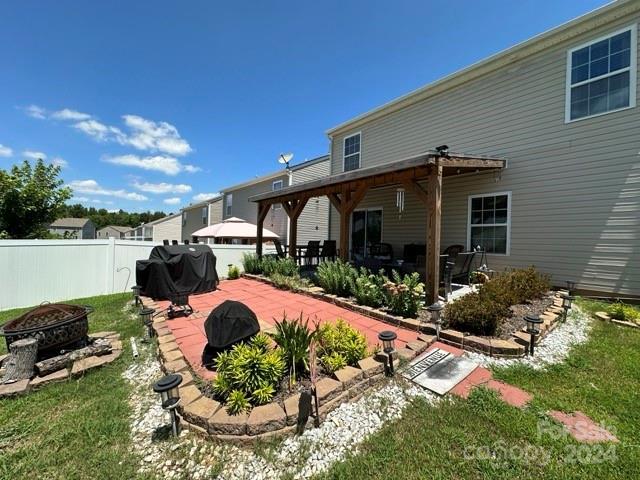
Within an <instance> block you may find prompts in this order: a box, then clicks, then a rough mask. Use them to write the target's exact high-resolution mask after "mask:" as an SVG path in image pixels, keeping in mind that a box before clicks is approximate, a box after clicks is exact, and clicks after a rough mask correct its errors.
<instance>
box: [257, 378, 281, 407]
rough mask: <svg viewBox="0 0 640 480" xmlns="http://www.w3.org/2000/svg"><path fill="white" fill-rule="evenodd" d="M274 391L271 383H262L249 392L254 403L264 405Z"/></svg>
mask: <svg viewBox="0 0 640 480" xmlns="http://www.w3.org/2000/svg"><path fill="white" fill-rule="evenodd" d="M275 393H276V389H275V388H274V386H273V385H271V384H268V383H265V384H264V385H262V386H260V387H258V388H256V389H255V390H254V391H253V392H252V393H251V399H252V401H253V403H254V404H255V405H264V404H265V403H268V402H270V401H271V399H272V398H273V396H274V395H275Z"/></svg>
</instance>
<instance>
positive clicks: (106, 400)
mask: <svg viewBox="0 0 640 480" xmlns="http://www.w3.org/2000/svg"><path fill="white" fill-rule="evenodd" d="M130 297H131V295H130V294H117V295H108V296H101V297H93V298H85V299H80V300H77V301H72V302H70V303H79V304H89V305H93V306H94V307H95V312H94V313H93V314H91V316H90V317H89V319H90V320H89V328H90V331H92V332H97V331H103V330H114V331H117V332H119V333H120V334H121V336H122V339H123V344H124V346H125V351H124V353H123V355H122V356H121V357H120V358H119V359H118V360H116V361H115V362H113V363H112V364H110V365H106V366H104V367H101V368H100V369H97V370H95V371H92V372H88V373H87V374H86V375H84V376H83V377H82V378H79V379H72V380H68V381H66V382H63V383H59V384H53V385H47V386H44V387H43V388H42V389H40V390H38V391H36V392H33V393H31V394H29V395H26V396H24V397H20V398H15V399H5V400H0V478H3V479H4V478H7V479H8V478H47V479H65V480H67V479H95V478H100V479H110V478H113V479H130V478H137V477H136V470H137V464H138V458H137V457H136V456H135V455H134V454H133V453H131V449H130V446H129V444H130V438H129V422H128V415H129V406H128V404H127V396H128V393H129V387H128V385H127V384H126V382H125V381H124V379H123V378H122V377H121V373H122V371H123V370H124V369H125V368H126V366H127V365H128V364H129V363H130V362H131V358H130V357H131V355H130V352H129V351H128V349H127V345H128V337H130V336H132V335H137V336H139V335H141V333H142V329H141V328H140V325H139V323H138V322H137V321H136V320H134V319H131V317H130V312H128V311H126V310H125V309H124V308H125V305H126V302H127V300H128V299H129V298H130ZM22 311H24V309H22V310H12V311H6V312H0V324H4V323H5V322H7V321H8V320H9V319H11V318H14V317H15V316H16V315H18V314H19V313H21V312H22ZM0 349H2V351H6V348H5V345H4V342H3V345H2V346H0Z"/></svg>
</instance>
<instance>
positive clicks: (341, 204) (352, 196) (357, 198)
mask: <svg viewBox="0 0 640 480" xmlns="http://www.w3.org/2000/svg"><path fill="white" fill-rule="evenodd" d="M368 189H369V184H368V183H366V182H360V183H359V184H357V185H356V189H355V191H354V192H352V191H351V188H349V187H348V186H346V185H345V186H344V187H343V188H342V191H341V192H340V195H338V194H337V193H330V194H329V195H327V196H328V197H329V200H330V201H331V204H332V205H333V206H334V207H335V208H336V210H338V213H339V214H340V259H341V260H343V261H345V262H346V261H348V260H349V219H350V218H351V214H352V213H353V211H354V210H355V209H356V207H357V206H358V204H359V203H360V202H361V201H362V199H363V198H364V196H365V194H366V193H367V190H368Z"/></svg>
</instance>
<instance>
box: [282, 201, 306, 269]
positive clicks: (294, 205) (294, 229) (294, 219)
mask: <svg viewBox="0 0 640 480" xmlns="http://www.w3.org/2000/svg"><path fill="white" fill-rule="evenodd" d="M308 200H309V198H308V197H305V198H301V199H296V200H290V201H286V202H282V208H284V211H285V212H287V216H288V217H289V256H290V257H291V258H293V259H294V260H295V258H296V254H297V253H298V252H297V249H296V241H297V238H298V217H299V216H300V214H301V213H302V210H304V207H305V206H306V205H307V201H308Z"/></svg>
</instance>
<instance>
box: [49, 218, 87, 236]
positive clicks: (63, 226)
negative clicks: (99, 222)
mask: <svg viewBox="0 0 640 480" xmlns="http://www.w3.org/2000/svg"><path fill="white" fill-rule="evenodd" d="M49 233H52V234H55V235H60V236H61V237H64V238H74V239H78V240H87V239H90V240H92V239H94V238H96V226H95V224H94V223H93V222H92V221H91V220H90V219H88V218H59V219H57V220H56V221H54V222H53V223H52V224H51V225H49Z"/></svg>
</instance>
